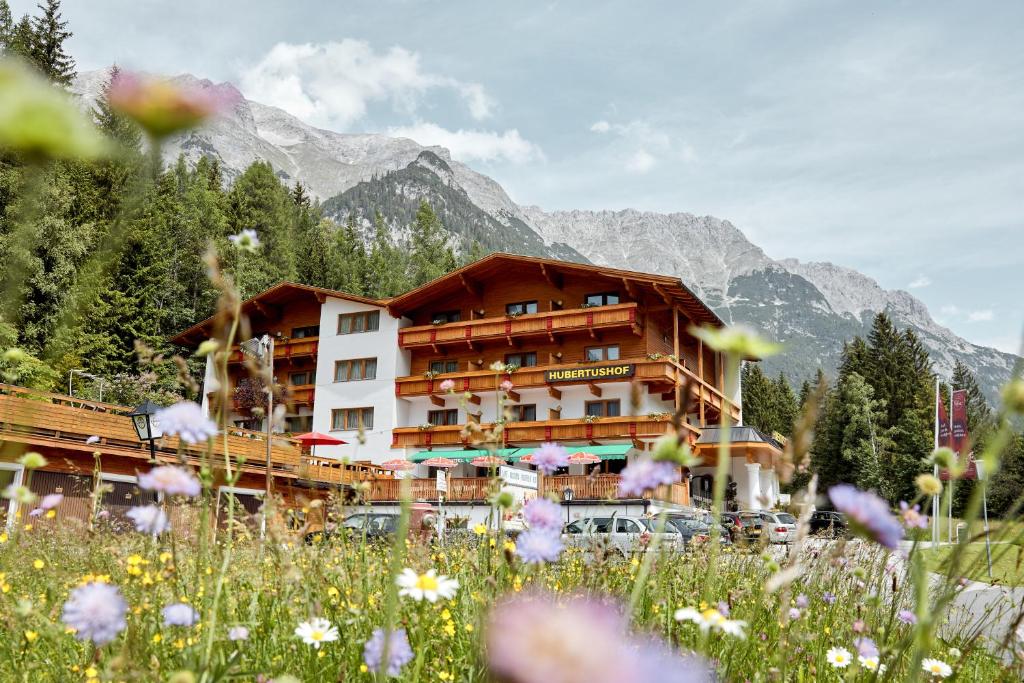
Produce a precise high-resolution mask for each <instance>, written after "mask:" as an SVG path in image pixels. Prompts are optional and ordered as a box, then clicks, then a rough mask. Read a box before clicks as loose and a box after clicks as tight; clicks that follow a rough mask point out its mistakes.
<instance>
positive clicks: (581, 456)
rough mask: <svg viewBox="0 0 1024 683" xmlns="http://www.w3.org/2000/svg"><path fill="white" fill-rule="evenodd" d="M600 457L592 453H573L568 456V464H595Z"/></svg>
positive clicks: (599, 460)
mask: <svg viewBox="0 0 1024 683" xmlns="http://www.w3.org/2000/svg"><path fill="white" fill-rule="evenodd" d="M599 462H601V457H600V456H598V455H594V454H593V453H573V454H572V455H570V456H569V464H570V465H596V464H597V463H599Z"/></svg>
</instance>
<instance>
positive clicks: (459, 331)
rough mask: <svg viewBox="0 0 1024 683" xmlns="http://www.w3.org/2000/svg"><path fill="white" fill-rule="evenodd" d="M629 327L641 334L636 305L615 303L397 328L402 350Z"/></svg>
mask: <svg viewBox="0 0 1024 683" xmlns="http://www.w3.org/2000/svg"><path fill="white" fill-rule="evenodd" d="M623 327H625V328H632V329H633V332H634V333H636V334H637V335H640V334H643V330H642V329H641V328H640V325H639V323H638V322H637V304H635V303H628V304H616V305H614V306H596V307H594V308H574V309H569V310H564V311H548V312H545V313H527V314H525V315H520V316H517V317H514V318H513V317H510V316H506V317H501V318H481V319H479V320H463V321H461V322H457V323H445V324H443V325H419V326H416V327H406V328H403V329H401V330H399V331H398V345H399V346H400V347H401V348H403V349H417V348H432V349H434V350H437V349H439V348H440V347H441V346H445V345H452V344H464V345H467V346H468V347H469V348H476V347H475V345H476V343H477V342H485V341H500V340H507V341H508V342H509V343H510V344H511V343H512V339H513V338H515V337H530V336H533V337H547V338H548V339H549V340H551V341H554V338H555V335H557V334H565V333H569V332H588V333H590V334H591V335H593V336H595V337H596V335H597V332H598V331H600V330H606V329H612V328H623Z"/></svg>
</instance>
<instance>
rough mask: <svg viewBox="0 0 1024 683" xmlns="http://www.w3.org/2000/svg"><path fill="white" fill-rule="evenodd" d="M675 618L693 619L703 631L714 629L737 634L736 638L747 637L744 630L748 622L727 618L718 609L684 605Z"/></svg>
mask: <svg viewBox="0 0 1024 683" xmlns="http://www.w3.org/2000/svg"><path fill="white" fill-rule="evenodd" d="M675 618H676V621H692V622H693V623H695V624H697V626H699V627H700V630H701V631H704V632H707V631H708V630H710V629H714V630H716V631H722V632H723V633H728V634H729V635H730V636H735V637H736V638H745V637H746V634H745V633H744V632H743V628H744V627H745V626H746V625H747V622H745V621H739V620H736V619H727V618H726V617H725V615H724V614H722V613H721V612H719V611H718V610H717V609H713V608H712V609H706V610H704V611H703V612H701V611H700V610H697V609H694V608H693V607H683V608H682V609H677V610H676V613H675Z"/></svg>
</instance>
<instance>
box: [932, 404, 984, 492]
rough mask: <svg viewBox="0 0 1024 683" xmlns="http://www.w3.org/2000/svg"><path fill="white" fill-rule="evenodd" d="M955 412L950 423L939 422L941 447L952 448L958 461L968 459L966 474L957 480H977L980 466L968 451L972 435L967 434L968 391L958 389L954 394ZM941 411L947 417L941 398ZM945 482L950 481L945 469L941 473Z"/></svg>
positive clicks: (940, 475)
mask: <svg viewBox="0 0 1024 683" xmlns="http://www.w3.org/2000/svg"><path fill="white" fill-rule="evenodd" d="M952 402H953V412H952V415H951V419H950V421H949V423H946V422H945V420H942V421H940V422H939V446H945V447H947V448H950V449H951V450H952V451H953V452H954V453H956V455H957V459H958V460H959V459H960V458H963V457H966V458H967V466H966V467H965V468H964V472H963V473H962V474H961V475H960V476H958V477H957V479H977V478H978V466H977V464H976V463H975V461H974V453H972V452H965V451H967V445H968V441H969V437H970V435H969V434H968V433H967V390H966V389H958V390H956V391H954V392H952ZM939 411H940V414H941V415H946V411H945V406H944V405H943V401H942V397H941V396H940V397H939ZM939 477H940V478H941V479H942V480H943V481H948V480H949V471H948V470H945V469H943V470H942V471H941V472H940V473H939Z"/></svg>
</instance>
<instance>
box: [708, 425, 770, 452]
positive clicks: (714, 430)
mask: <svg viewBox="0 0 1024 683" xmlns="http://www.w3.org/2000/svg"><path fill="white" fill-rule="evenodd" d="M721 437H722V429H721V427H705V428H704V429H703V430H701V434H700V438H698V439H697V445H698V446H700V445H704V444H718V443H720V442H721V440H722V438H721ZM729 443H734V444H751V443H754V444H764V445H766V446H770V447H771V448H774V449H776V450H779V451H783V450H785V448H786V447H785V446H784V445H783V444H781V443H779V442H778V441H776V440H775V439H774V438H773V437H771V436H768V435H767V434H765V433H764V432H762V431H761V430H760V429H758V428H756V427H748V426H736V427H732V428H731V429H730V430H729Z"/></svg>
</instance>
